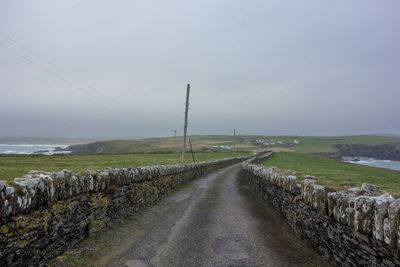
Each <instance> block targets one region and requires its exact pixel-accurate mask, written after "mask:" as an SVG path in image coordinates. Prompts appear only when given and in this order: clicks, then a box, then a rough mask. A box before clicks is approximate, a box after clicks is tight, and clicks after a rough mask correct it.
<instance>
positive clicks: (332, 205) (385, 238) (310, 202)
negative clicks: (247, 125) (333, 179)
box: [242, 153, 400, 266]
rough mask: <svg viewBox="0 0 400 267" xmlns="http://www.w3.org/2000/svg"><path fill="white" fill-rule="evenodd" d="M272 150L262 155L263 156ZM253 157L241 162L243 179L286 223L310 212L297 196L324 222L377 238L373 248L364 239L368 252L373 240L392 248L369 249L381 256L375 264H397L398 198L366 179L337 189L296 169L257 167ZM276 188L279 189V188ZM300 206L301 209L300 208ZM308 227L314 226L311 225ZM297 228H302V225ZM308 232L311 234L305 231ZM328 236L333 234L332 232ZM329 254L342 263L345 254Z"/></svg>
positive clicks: (295, 224)
mask: <svg viewBox="0 0 400 267" xmlns="http://www.w3.org/2000/svg"><path fill="white" fill-rule="evenodd" d="M271 154H272V153H268V154H267V155H265V156H264V159H265V157H268V156H270V155H271ZM254 161H256V162H258V161H259V160H257V159H256V160H253V159H251V160H248V161H245V162H243V163H242V168H243V170H244V171H245V174H246V175H245V179H246V180H247V181H248V182H249V184H250V186H251V187H252V189H253V190H254V191H256V192H259V193H260V194H261V195H262V197H263V198H264V199H265V200H267V201H269V202H273V204H274V206H275V207H277V208H278V209H279V210H280V212H281V213H282V214H283V215H284V216H285V217H287V219H289V223H290V224H291V225H294V226H295V228H296V227H297V228H298V225H299V224H301V223H299V222H298V221H295V220H296V216H298V214H299V213H302V214H304V213H310V212H308V211H305V210H306V207H304V206H302V205H299V204H298V203H296V202H297V201H298V200H299V199H300V200H301V201H302V202H303V203H304V204H306V206H308V207H307V208H311V209H312V210H314V211H316V212H317V215H318V216H321V218H323V220H325V222H324V224H326V225H328V223H332V220H333V221H335V223H336V224H337V225H335V227H337V226H338V225H339V226H340V225H341V226H343V227H345V228H346V229H351V231H353V232H355V233H359V235H356V237H357V238H360V239H361V238H363V236H365V238H366V239H367V240H368V239H371V238H372V239H374V240H376V241H378V242H370V243H373V244H374V246H375V248H374V247H373V246H372V247H368V242H367V244H366V245H365V246H367V247H368V248H369V249H370V250H369V251H370V252H371V251H375V250H377V249H376V244H381V246H384V247H385V246H387V247H388V248H390V249H391V252H387V251H389V250H385V251H386V252H387V254H388V255H383V254H385V253H381V255H378V254H376V253H375V252H371V253H370V254H372V255H373V257H378V258H379V257H380V258H379V259H374V261H373V262H375V263H377V265H381V264H383V263H382V262H385V264H383V265H389V266H391V265H396V264H400V261H399V259H397V256H396V250H397V249H399V248H400V214H399V211H400V199H394V198H393V197H392V196H391V195H389V194H387V193H386V194H382V192H381V190H380V188H379V187H378V186H376V185H371V184H367V183H364V184H362V186H361V187H355V188H351V189H348V190H344V191H338V192H336V190H334V189H332V188H328V187H325V186H322V185H318V184H316V183H315V182H316V181H315V178H314V177H312V176H309V175H306V176H304V177H297V176H296V175H293V174H295V172H292V171H281V170H279V169H277V168H275V167H266V166H264V167H260V166H258V165H255V164H254ZM279 188H280V190H281V191H282V192H279ZM283 206H285V207H283ZM299 208H301V209H302V210H301V211H299V210H298V209H299ZM296 214H297V215H296ZM309 216H311V214H309ZM307 227H310V228H313V227H314V226H310V225H309V226H307ZM326 228H328V226H326ZM297 230H299V231H300V232H303V231H304V229H297ZM321 233H324V234H326V233H327V232H326V231H325V232H324V231H321ZM308 235H312V234H309V233H308ZM326 238H327V237H326V236H324V237H320V239H326ZM328 238H332V236H331V237H328ZM356 241H357V240H356ZM317 243H319V244H317V246H320V245H321V242H319V241H317ZM368 248H367V249H368ZM327 249H328V250H329V249H330V248H327ZM320 250H321V249H320ZM345 253H346V252H345ZM374 254H375V255H374ZM354 255H357V253H354ZM332 256H333V258H334V259H335V260H336V261H337V263H340V264H344V263H343V259H345V258H346V257H345V256H342V257H338V256H337V255H332ZM385 257H389V259H385ZM394 258H395V259H394ZM352 260H354V262H353V263H354V264H356V263H357V257H356V256H355V257H354V258H353V259H352ZM352 260H349V261H350V262H351V261H352ZM364 260H365V259H364ZM384 260H385V261H384Z"/></svg>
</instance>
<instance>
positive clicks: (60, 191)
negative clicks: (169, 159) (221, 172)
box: [0, 157, 249, 266]
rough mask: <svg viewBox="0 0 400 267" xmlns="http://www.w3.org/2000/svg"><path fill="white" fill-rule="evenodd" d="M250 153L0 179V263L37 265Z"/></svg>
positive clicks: (6, 264)
mask: <svg viewBox="0 0 400 267" xmlns="http://www.w3.org/2000/svg"><path fill="white" fill-rule="evenodd" d="M248 158H249V157H244V158H230V159H224V160H216V161H210V162H202V163H196V164H180V165H161V166H150V167H140V168H107V169H105V170H100V171H87V172H85V173H84V174H83V175H80V176H78V175H74V174H73V173H72V172H71V171H69V170H62V171H60V172H41V171H31V172H30V173H29V174H27V175H25V176H24V177H23V178H15V179H14V182H13V183H11V184H10V185H8V184H7V183H6V182H5V181H0V266H29V265H39V264H41V263H43V262H45V261H46V260H47V259H51V258H53V257H55V256H57V255H59V254H61V253H63V252H64V251H65V250H66V249H68V248H70V247H72V246H73V245H75V244H76V243H79V242H80V241H82V240H83V239H84V238H86V237H87V236H88V235H89V234H90V233H91V232H95V231H97V230H99V229H101V228H103V227H104V226H106V225H107V224H109V223H110V222H112V221H114V220H116V219H118V218H120V217H121V216H124V215H128V214H131V213H133V212H135V211H138V210H140V209H141V208H143V207H144V206H147V205H151V204H153V203H155V202H157V201H158V200H159V199H160V198H162V197H163V196H165V195H167V194H168V193H169V192H171V191H172V190H174V189H176V188H177V187H178V186H180V185H182V184H185V183H186V182H188V181H190V180H193V179H195V178H198V177H201V176H203V175H205V174H207V173H209V172H211V171H213V170H216V169H218V168H221V167H224V166H228V165H231V164H234V163H238V162H241V161H243V160H245V159H248Z"/></svg>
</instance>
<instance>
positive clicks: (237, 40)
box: [0, 0, 400, 137]
mask: <svg viewBox="0 0 400 267" xmlns="http://www.w3.org/2000/svg"><path fill="white" fill-rule="evenodd" d="M399 8H400V4H399V2H398V1H395V0H387V1H379V2H378V1H372V0H368V1H365V0H363V1H362V0H358V1H344V0H343V1H342V0H341V1H334V2H330V3H328V2H321V1H227V0H225V1H208V0H207V1H112V2H111V1H84V2H83V1H62V2H61V1H57V2H55V1H35V2H32V1H0V32H3V33H6V34H8V35H10V36H11V37H12V38H15V39H16V40H18V41H19V42H21V43H22V44H24V45H25V46H26V47H28V48H29V49H31V50H33V51H35V52H37V53H38V54H40V55H41V56H43V57H44V58H46V59H48V60H50V61H51V62H53V63H55V64H57V65H58V66H60V67H62V68H63V69H64V70H66V71H67V72H68V73H71V74H73V75H75V76H77V77H79V79H80V80H82V81H83V82H85V83H86V84H89V85H90V86H92V87H93V88H96V91H98V92H100V94H98V93H89V94H87V93H85V92H83V91H82V89H77V88H75V87H74V86H71V84H70V83H66V82H65V81H63V80H60V79H59V78H57V77H54V76H53V75H51V74H49V73H47V72H45V71H43V70H41V69H39V68H37V67H36V66H34V65H32V64H30V63H29V62H27V61H26V60H24V59H22V58H20V57H18V56H17V55H15V54H13V53H10V51H8V50H7V49H5V48H4V47H2V46H0V77H1V81H2V85H1V89H0V95H1V97H0V120H1V121H0V124H1V132H0V135H3V136H6V135H8V136H9V135H25V133H31V134H32V135H39V136H66V137H68V136H74V137H80V136H81V137H99V136H115V137H123V136H135V135H136V136H143V135H146V136H161V135H171V130H172V129H180V128H182V123H183V110H184V105H183V102H184V98H185V95H184V94H185V87H186V83H187V82H190V83H191V84H192V93H191V109H190V125H189V126H190V127H189V132H190V133H194V134H195V133H230V132H231V129H233V128H237V129H240V132H241V133H243V134H355V133H373V132H397V133H399V132H400V126H399V122H398V115H397V114H398V113H399V111H400V105H398V99H399V98H400V88H399V84H400V76H399V75H398V73H400V53H399V52H398V47H400V32H399V31H398V29H397V28H398V25H400V17H399V16H398V12H397V11H398V10H399ZM0 43H2V44H5V45H7V46H9V47H11V48H12V49H15V50H17V51H18V52H19V53H21V54H23V55H24V56H26V57H28V58H30V59H31V60H34V62H36V63H38V64H41V65H42V64H43V65H44V66H46V64H45V63H44V62H41V61H40V59H38V58H34V57H32V55H30V54H29V53H27V52H26V51H24V50H23V49H21V48H19V47H18V46H16V45H15V44H13V43H12V42H10V41H9V40H7V38H5V37H4V36H2V35H0ZM46 67H48V68H49V69H52V68H51V67H50V66H46ZM52 70H53V71H54V72H56V73H58V74H60V73H59V72H58V71H57V70H54V69H52ZM61 76H62V77H63V78H65V79H67V80H68V79H69V78H67V77H65V75H64V76H63V74H61ZM72 83H73V82H72ZM85 90H88V89H87V88H86V89H85ZM89 91H90V90H89ZM93 94H95V95H96V96H97V97H93V96H92V95H93ZM21 133H23V134H21ZM25 136H26V135H25Z"/></svg>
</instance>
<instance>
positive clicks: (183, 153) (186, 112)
mask: <svg viewBox="0 0 400 267" xmlns="http://www.w3.org/2000/svg"><path fill="white" fill-rule="evenodd" d="M189 93H190V84H188V85H187V90H186V105H185V106H186V108H185V124H184V126H183V145H182V164H183V163H185V149H186V132H187V124H188V109H189Z"/></svg>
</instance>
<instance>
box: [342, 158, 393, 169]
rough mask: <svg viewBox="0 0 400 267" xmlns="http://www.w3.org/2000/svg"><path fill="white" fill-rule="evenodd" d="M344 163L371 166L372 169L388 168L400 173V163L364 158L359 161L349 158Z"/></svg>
mask: <svg viewBox="0 0 400 267" xmlns="http://www.w3.org/2000/svg"><path fill="white" fill-rule="evenodd" d="M343 161H345V162H350V163H354V164H360V165H366V166H371V167H378V168H386V169H392V170H396V171H400V161H392V160H380V159H373V158H364V157H361V158H360V160H359V161H352V160H351V159H348V158H347V159H346V158H345V159H343Z"/></svg>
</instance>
